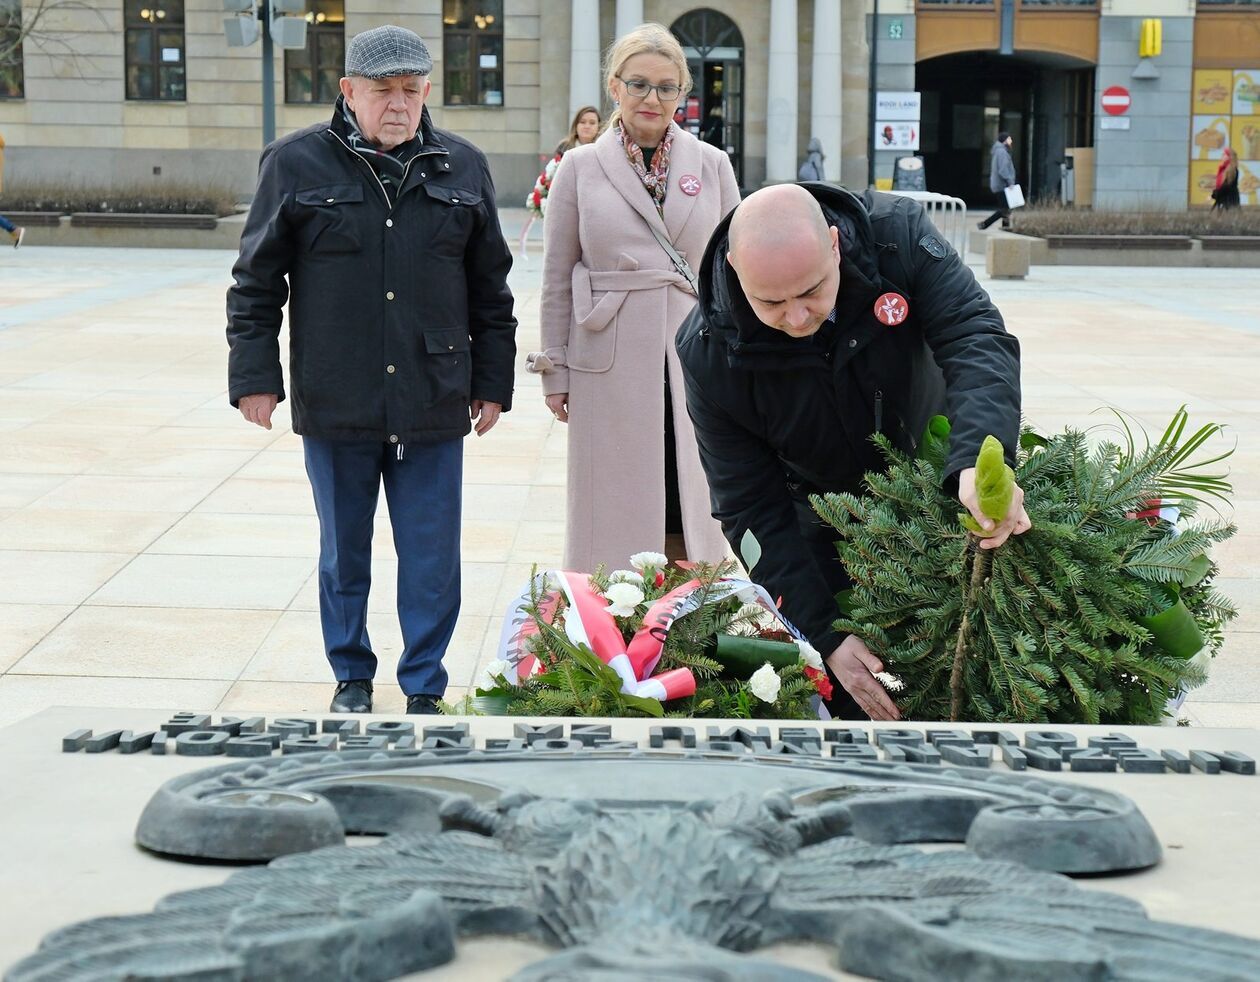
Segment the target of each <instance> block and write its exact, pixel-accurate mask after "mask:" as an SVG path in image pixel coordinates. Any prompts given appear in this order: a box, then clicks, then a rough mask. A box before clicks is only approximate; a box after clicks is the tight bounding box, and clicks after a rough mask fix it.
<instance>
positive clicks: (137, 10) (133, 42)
mask: <svg viewBox="0 0 1260 982" xmlns="http://www.w3.org/2000/svg"><path fill="white" fill-rule="evenodd" d="M123 17H124V22H125V26H126V32H127V37H126V61H127V98H128V99H146V100H156V101H160V102H183V101H184V99H185V98H186V97H187V83H186V80H185V78H184V0H124V3H123Z"/></svg>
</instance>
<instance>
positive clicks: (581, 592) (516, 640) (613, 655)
mask: <svg viewBox="0 0 1260 982" xmlns="http://www.w3.org/2000/svg"><path fill="white" fill-rule="evenodd" d="M561 594H563V595H564V597H565V599H567V600H568V602H569V609H568V611H567V612H566V613H565V617H564V631H565V634H566V635H567V636H568V638H569V640H570V641H572V642H573V643H574V644H578V645H585V646H586V647H588V648H590V650H591V651H593V652H594V653H595V654H596V655H597V656H598V657H599V659H600V660H601V661H603V662H604V663H605V664H607V665H608V666H609V667H610V668H612V669H613V670H614V671H615V672H616V673H617V675H618V676H620V678H621V683H622V685H621V691H622V692H625V693H628V694H630V695H637V696H646V697H648V698H651V699H659V700H661V701H667V700H670V699H679V698H682V697H683V696H688V695H692V694H694V693H695V691H696V680H695V677H694V676H693V675H692V674H691V671H690V670H689V669H686V668H677V669H672V670H670V671H668V672H662V673H661V674H660V675H652V672H653V671H655V669H656V666H657V665H658V664H659V663H660V660H661V653H662V652H663V651H664V649H665V639H666V638H667V637H668V636H669V629H670V627H671V626H673V624H674V622H675V621H677V620H678V618H680V617H683V616H685V615H687V614H690V613H692V612H693V611H695V610H698V609H700V607H701V606H706V605H709V604H714V603H721V602H723V601H725V600H729V599H731V598H735V599H738V600H741V601H742V602H744V603H746V604H757V605H758V606H760V607H762V608H763V609H764V610H766V611H767V612H768V613H769V614H770V615H771V616H772V617H773V618H774V620H775V621H776V622H777V624H778V625H779V626H781V627H782V629H783V630H785V631H786V632H787V633H788V634H790V635H791V636H792V637H794V638H796V639H797V640H799V641H804V640H805V638H804V636H803V635H802V634H801V632H800V631H798V630H797V629H796V628H795V627H794V626H793V625H792V623H791V622H790V621H788V620H787V619H786V618H785V617H784V616H783V615H782V614H781V613H780V612H779V609H778V606H777V605H776V604H775V603H774V601H773V600H772V599H771V598H770V595H769V594H768V593H766V591H765V590H764V589H763V588H762V587H760V586H758V585H757V584H756V583H753V582H751V581H750V580H741V579H722V580H717V581H716V582H714V583H713V584H712V585H711V586H710V587H709V589H708V590H706V589H704V587H703V585H702V584H701V583H700V581H699V580H689V581H688V582H686V583H684V584H682V585H681V586H677V587H675V588H674V589H673V590H671V591H670V592H669V593H667V594H665V595H664V596H662V597H659V598H658V599H656V600H655V601H653V602H652V605H651V607H649V608H648V612H647V614H646V615H645V616H644V618H643V622H642V625H641V626H640V627H639V629H638V630H637V631H636V632H635V635H634V637H633V638H631V640H630V643H629V645H627V644H625V642H624V641H623V639H622V636H621V629H620V628H619V627H618V626H617V622H616V621H615V620H614V618H613V615H612V614H611V613H609V612H608V604H607V598H605V597H604V596H603V595H602V594H600V593H599V592H598V591H597V590H596V589H595V587H594V586H593V585H592V584H591V578H590V576H588V575H587V574H585V573H572V572H567V571H564V570H549V571H547V572H545V573H538V574H537V575H536V576H535V577H534V579H533V580H532V581H531V582H529V583H527V584H526V585H525V587H524V589H523V590H522V591H521V593H520V595H519V596H518V597H517V598H516V599H515V600H513V601H512V602H511V604H509V606H508V609H507V611H506V613H505V615H504V618H503V628H502V631H501V633H500V636H499V658H500V659H502V660H503V661H506V662H507V663H508V664H509V665H511V666H513V667H514V668H515V670H516V677H517V678H518V679H520V680H524V679H527V678H529V677H530V676H532V675H537V674H538V673H539V672H542V671H545V670H546V666H544V665H542V664H540V663H539V661H538V659H537V658H536V657H535V656H534V655H533V654H531V653H530V651H529V644H528V642H529V639H530V638H532V637H533V636H534V635H536V634H537V633H538V625H537V624H536V623H535V621H534V618H533V617H531V616H530V615H529V614H528V613H526V611H525V608H526V607H528V606H529V604H530V603H531V601H532V599H533V597H535V596H537V597H539V602H538V612H539V615H540V617H541V618H542V620H543V621H544V622H545V623H548V624H550V623H552V620H553V619H554V617H555V612H556V608H557V606H558V604H559V602H560V596H561Z"/></svg>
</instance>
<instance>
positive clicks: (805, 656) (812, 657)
mask: <svg viewBox="0 0 1260 982" xmlns="http://www.w3.org/2000/svg"><path fill="white" fill-rule="evenodd" d="M796 647H797V649H798V650H799V651H800V653H801V661H802V662H804V663H805V665H806V667H808V668H816V669H818V671H820V672H821V671H822V670H823V660H822V655H820V654H819V653H818V649H817V648H815V647H814V646H813V645H812V644H810V643H809V642H808V641H801V640H799V639H798V640H797V642H796Z"/></svg>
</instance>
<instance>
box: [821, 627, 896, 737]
mask: <svg viewBox="0 0 1260 982" xmlns="http://www.w3.org/2000/svg"><path fill="white" fill-rule="evenodd" d="M827 667H828V668H830V669H831V671H832V673H833V674H834V675H835V676H836V678H837V679H839V680H840V684H841V685H842V686H844V690H845V691H846V692H847V693H849V695H851V696H852V697H853V698H854V700H855V701H856V702H857V704H858V705H859V706H860V707H861V708H862V711H863V712H864V713H866V715H867V716H869V717H870V718H871V719H876V720H898V719H901V712H900V710H898V709H897V704H896V703H895V702H893V701H892V697H891V696H889V695H888V692H887V691H886V690H885V689H884V687H883V686H882V685H880V684H879V680H878V679H876V678H875V675H874V673H875V672H882V671H883V670H884V663H883V662H881V661H880V660H879V659H878V658H876V657H875V656H874V655H873V654H871V649H870V648H868V647H867V646H866V642H864V641H863V640H862V639H861V638H859V637H857V636H856V635H853V634H850V635H849V636H848V637H847V638H845V639H844V640H843V641H842V642H840V647H838V648H837V649H836V650H835V651H833V652H832V653H831V654H829V655H828V656H827Z"/></svg>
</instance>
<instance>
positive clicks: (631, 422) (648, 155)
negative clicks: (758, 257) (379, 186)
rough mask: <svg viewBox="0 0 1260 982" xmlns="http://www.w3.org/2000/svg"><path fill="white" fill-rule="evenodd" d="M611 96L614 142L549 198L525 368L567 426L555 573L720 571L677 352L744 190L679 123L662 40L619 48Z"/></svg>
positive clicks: (567, 171)
mask: <svg viewBox="0 0 1260 982" xmlns="http://www.w3.org/2000/svg"><path fill="white" fill-rule="evenodd" d="M605 84H606V85H607V87H608V93H609V95H610V96H611V97H612V100H613V103H614V104H615V105H616V106H617V109H616V111H615V112H614V113H613V114H612V117H611V118H610V120H609V123H608V128H607V129H605V130H604V133H603V135H602V136H600V138H599V139H598V140H596V141H595V144H594V145H593V146H589V147H577V148H575V149H573V150H571V151H569V152H568V153H567V154H565V156H564V160H563V162H562V163H561V164H560V167H559V169H558V170H557V171H556V176H555V181H554V182H553V183H552V186H551V192H550V194H549V196H548V205H547V221H546V224H545V226H544V230H543V231H544V241H545V243H546V249H545V253H544V256H543V290H542V308H541V328H542V343H543V348H544V350H543V351H540V352H534V353H533V354H531V355H530V356H529V361H528V366H527V367H528V369H529V370H530V371H532V372H535V373H538V374H540V375H542V384H543V393H544V396H545V398H546V401H547V407H548V408H549V409H550V410H551V412H552V413H553V414H554V415H555V417H556V419H558V420H560V421H561V422H567V423H568V424H569V432H568V437H569V458H568V505H567V512H566V519H567V525H566V533H565V548H564V568H565V569H573V570H593V569H594V568H595V567H596V566H598V565H599V564H601V563H603V564H605V565H607V566H608V567H609V568H617V567H625V566H626V565H627V561H628V560H629V558H630V556H631V555H632V554H634V553H636V552H640V551H643V550H660V551H663V552H665V553H666V555H667V556H668V557H669V558H671V559H678V558H682V556H683V555H684V554H685V555H686V556H688V557H689V558H691V559H693V560H704V561H707V562H717V561H719V560H721V559H723V558H724V557H725V556H726V555H727V547H726V541H725V539H724V538H723V536H722V530H721V527H720V526H719V524H718V523H717V521H715V520H714V519H713V517H712V515H711V513H710V504H709V488H708V483H707V482H706V480H705V477H704V471H703V470H702V468H701V466H700V455H699V451H698V450H697V448H696V440H695V434H694V432H693V430H692V427H691V420H690V418H689V417H688V416H687V407H686V402H685V399H684V396H683V387H682V377H681V375H680V368H679V365H678V356H677V354H676V353H675V352H674V343H673V342H674V334H675V333H676V332H677V330H678V327H679V325H680V324H681V323H682V322H683V319H684V318H685V317H686V316H687V314H688V313H690V311H691V308H692V307H693V306H694V305H695V303H696V295H695V293H694V291H693V289H692V285H691V279H692V278H691V275H690V274H691V268H690V267H691V264H698V263H699V262H700V259H701V257H702V256H703V255H704V250H705V246H706V245H707V244H708V240H709V236H710V235H711V234H712V233H713V230H714V228H716V227H717V224H718V222H719V221H721V219H722V218H723V217H724V216H725V215H726V214H727V213H728V212H729V211H730V210H731V209H732V208H734V207H735V206H736V205H737V204H738V203H739V186H738V184H737V183H736V181H735V172H734V171H733V170H732V169H731V162H730V158H728V157H727V155H726V154H725V153H724V152H723V151H721V150H719V149H718V148H717V147H713V146H710V145H709V144H707V143H703V142H701V141H700V140H697V139H696V138H695V137H694V136H692V135H691V134H689V133H687V132H686V131H685V130H683V129H681V128H679V126H678V125H677V124H676V123H675V122H674V121H673V120H674V110H675V107H676V106H677V105H678V101H679V99H680V98H683V97H684V96H685V95H686V93H687V92H688V91H689V90H690V88H691V75H690V73H689V72H688V70H687V59H686V57H685V56H684V55H683V51H682V48H681V47H680V46H679V44H678V41H677V40H676V39H675V38H674V36H673V35H672V34H671V33H670V32H669V31H668V30H666V29H665V28H664V27H662V26H661V25H660V24H644V25H642V26H641V27H638V28H636V29H635V30H633V31H631V32H630V33H628V34H626V35H625V36H624V37H622V38H620V39H619V40H618V41H617V42H616V43H615V44H614V45H613V47H612V49H611V50H610V51H609V53H608V56H607V60H606V64H605ZM671 251H673V252H674V253H675V254H677V256H678V257H679V260H678V261H675V260H674V259H673V257H672V256H671Z"/></svg>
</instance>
